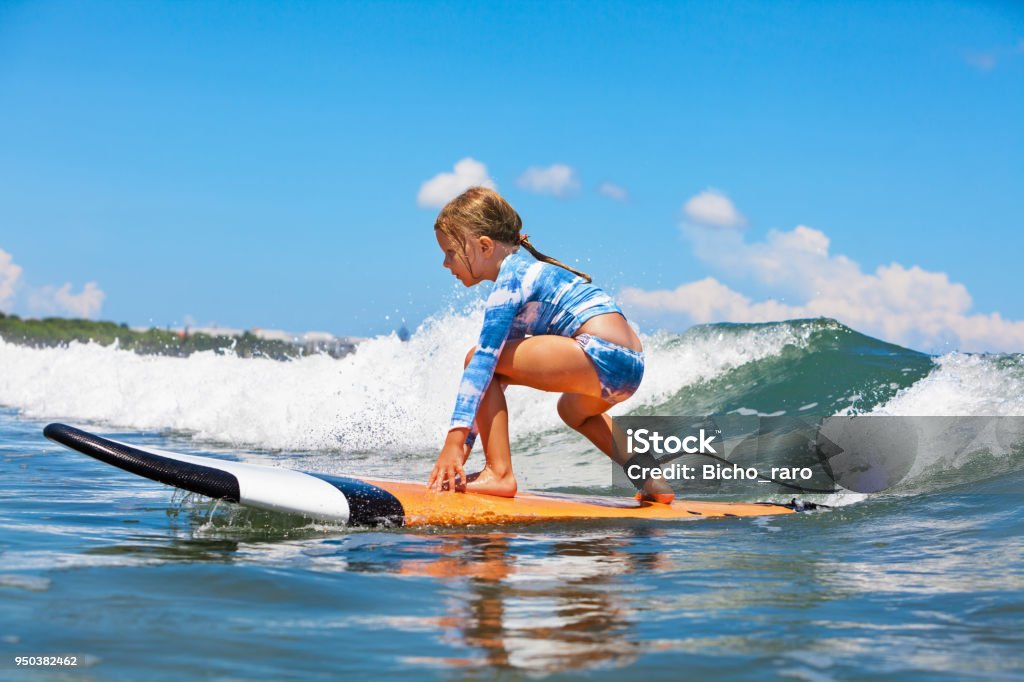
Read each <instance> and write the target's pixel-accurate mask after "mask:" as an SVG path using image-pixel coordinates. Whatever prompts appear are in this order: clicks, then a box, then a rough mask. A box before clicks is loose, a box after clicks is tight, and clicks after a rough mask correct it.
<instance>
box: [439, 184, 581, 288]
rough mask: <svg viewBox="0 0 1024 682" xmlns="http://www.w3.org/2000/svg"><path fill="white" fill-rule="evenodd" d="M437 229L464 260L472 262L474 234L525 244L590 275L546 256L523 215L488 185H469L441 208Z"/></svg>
mask: <svg viewBox="0 0 1024 682" xmlns="http://www.w3.org/2000/svg"><path fill="white" fill-rule="evenodd" d="M434 229H435V230H437V231H439V232H440V233H441V234H443V235H444V236H446V237H448V239H449V241H451V243H452V245H453V248H455V249H456V252H457V253H458V255H459V257H460V258H461V259H462V262H463V263H465V264H466V266H467V267H468V266H469V260H468V258H467V256H466V241H467V240H469V239H470V238H472V237H490V238H491V239H493V240H494V241H496V242H502V243H503V244H511V245H522V246H523V247H525V248H526V250H527V251H529V252H530V253H531V254H532V255H533V257H534V258H536V259H537V260H539V261H542V262H544V263H551V264H552V265H557V266H558V267H560V268H565V269H566V270H568V271H569V272H571V273H573V274H574V275H577V276H579V277H582V278H583V279H585V280H587V281H588V282H589V281H591V279H590V275H588V274H586V273H585V272H580V271H579V270H575V269H573V268H570V267H569V266H568V265H566V264H565V263H563V262H562V261H560V260H557V259H555V258H552V257H551V256H546V255H544V254H543V253H541V252H540V251H538V250H537V249H536V247H534V245H533V244H531V243H530V238H529V236H528V235H526V234H522V230H523V219H522V218H520V217H519V214H518V213H516V210H515V209H514V208H512V206H511V204H509V203H508V202H507V201H505V198H504V197H502V196H501V195H500V194H498V193H497V192H495V191H494V190H493V189H490V188H487V187H470V188H469V189H467V190H466V191H465V192H463V193H462V194H460V195H459V196H457V197H455V198H454V199H452V200H451V201H449V202H448V203H447V204H445V206H444V208H442V209H441V212H440V213H438V214H437V220H435V221H434Z"/></svg>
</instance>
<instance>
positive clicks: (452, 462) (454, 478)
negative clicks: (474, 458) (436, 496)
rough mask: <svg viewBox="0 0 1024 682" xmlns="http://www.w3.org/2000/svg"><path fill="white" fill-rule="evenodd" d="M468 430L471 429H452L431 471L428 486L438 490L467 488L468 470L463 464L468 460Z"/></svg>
mask: <svg viewBox="0 0 1024 682" xmlns="http://www.w3.org/2000/svg"><path fill="white" fill-rule="evenodd" d="M468 431H469V429H452V430H451V431H449V432H448V438H447V439H446V440H445V443H444V447H443V448H441V454H440V455H438V457H437V463H436V464H434V470H433V471H431V472H430V480H429V481H428V482H427V487H428V488H430V489H432V490H435V491H437V492H441V491H443V490H449V491H450V490H456V489H459V490H463V489H465V487H466V471H465V469H463V468H462V465H463V463H464V462H465V461H466V446H465V441H466V433H467V432H468Z"/></svg>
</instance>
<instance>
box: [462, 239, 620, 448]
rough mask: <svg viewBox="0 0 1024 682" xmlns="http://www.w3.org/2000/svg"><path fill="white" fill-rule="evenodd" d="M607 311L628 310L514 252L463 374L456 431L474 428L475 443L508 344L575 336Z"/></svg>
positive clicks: (555, 269) (575, 278)
mask: <svg viewBox="0 0 1024 682" xmlns="http://www.w3.org/2000/svg"><path fill="white" fill-rule="evenodd" d="M605 313H620V314H621V313H622V311H621V310H620V309H619V306H618V305H616V304H615V301H613V300H612V298H611V297H610V296H609V295H608V294H606V293H604V292H603V291H602V290H601V289H599V288H598V287H596V286H594V285H593V284H590V283H589V282H587V281H586V280H585V279H583V278H582V277H579V276H577V275H574V274H573V273H571V272H569V271H568V270H566V269H565V268H562V267H559V266H557V265H551V264H550V263H543V262H541V261H538V260H536V259H534V258H533V256H531V255H529V254H527V253H525V252H524V251H523V250H522V249H519V250H516V251H515V252H513V253H510V254H509V255H508V256H506V257H505V260H503V261H502V262H501V265H500V266H499V267H498V277H497V279H496V280H495V282H494V289H493V290H492V291H491V295H490V296H488V298H487V306H486V308H485V310H484V325H483V328H482V329H481V330H480V339H479V340H478V341H477V346H476V351H475V352H474V353H473V357H472V358H471V359H470V361H469V364H468V365H467V366H466V371H465V372H464V373H463V375H462V383H461V385H460V386H459V395H458V397H457V398H456V399H455V413H454V414H453V415H452V421H451V426H450V428H457V427H466V428H469V429H470V430H471V434H470V437H469V442H470V443H471V442H472V440H473V437H474V435H475V434H474V433H472V432H473V431H475V430H474V429H473V421H474V420H475V419H476V412H477V409H478V408H479V407H480V400H481V398H482V397H483V394H484V391H486V390H487V386H488V384H490V382H491V379H492V378H493V376H494V368H495V367H496V366H497V364H498V356H500V355H501V350H502V348H504V346H505V342H506V341H509V340H514V339H521V338H524V337H525V336H527V335H530V336H536V335H539V334H557V335H559V336H572V335H573V334H575V333H576V331H577V330H578V329H579V328H580V326H582V325H583V323H584V322H586V321H587V320H589V319H590V318H592V317H594V316H596V315H603V314H605Z"/></svg>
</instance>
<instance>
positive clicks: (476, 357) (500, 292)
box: [450, 287, 520, 429]
mask: <svg viewBox="0 0 1024 682" xmlns="http://www.w3.org/2000/svg"><path fill="white" fill-rule="evenodd" d="M518 293H519V292H518V291H509V290H508V289H506V288H504V287H502V288H495V290H494V291H492V292H491V295H490V297H488V299H487V310H486V311H485V312H484V324H483V327H482V328H481V329H480V338H479V339H478V340H477V344H476V350H475V351H474V352H473V357H472V358H470V361H469V364H468V365H466V369H465V371H464V372H463V373H462V383H461V384H460V385H459V395H458V396H457V397H456V398H455V411H454V413H453V414H452V421H451V424H450V428H453V429H454V428H463V427H464V428H466V429H470V428H472V426H473V420H475V419H476V412H477V410H478V409H479V407H480V401H481V400H482V399H483V395H484V391H486V390H487V386H488V385H489V384H490V383H491V380H492V379H493V378H494V368H495V367H497V366H498V357H499V356H501V351H502V349H503V348H504V347H505V341H506V340H507V339H508V335H509V332H511V330H512V322H513V321H514V320H515V316H516V312H517V311H518V310H519V300H520V296H518V295H517V294H518Z"/></svg>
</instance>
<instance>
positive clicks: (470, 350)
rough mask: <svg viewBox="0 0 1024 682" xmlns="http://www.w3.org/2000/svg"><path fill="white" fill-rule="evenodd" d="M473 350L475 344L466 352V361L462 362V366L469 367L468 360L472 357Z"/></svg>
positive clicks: (474, 349)
mask: <svg viewBox="0 0 1024 682" xmlns="http://www.w3.org/2000/svg"><path fill="white" fill-rule="evenodd" d="M475 352H476V346H473V347H472V348H470V349H469V352H468V353H466V361H465V362H464V363H463V365H462V366H463V367H469V361H470V360H472V359H473V353H475Z"/></svg>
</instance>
